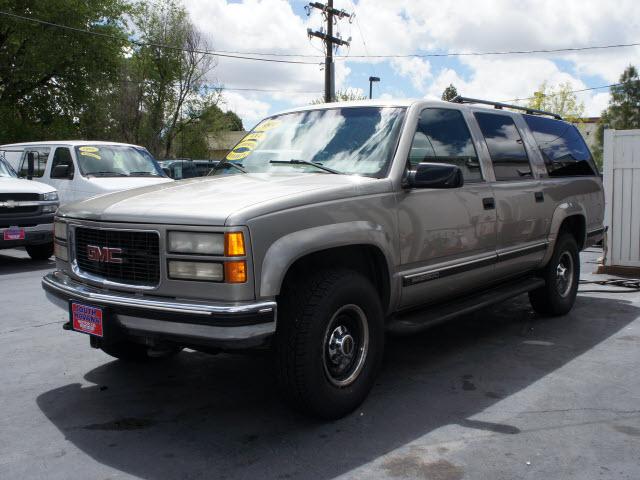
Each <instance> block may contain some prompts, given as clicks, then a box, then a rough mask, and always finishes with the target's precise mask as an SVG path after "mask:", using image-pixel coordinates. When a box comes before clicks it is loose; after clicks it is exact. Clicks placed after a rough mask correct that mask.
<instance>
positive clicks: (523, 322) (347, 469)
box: [0, 250, 640, 480]
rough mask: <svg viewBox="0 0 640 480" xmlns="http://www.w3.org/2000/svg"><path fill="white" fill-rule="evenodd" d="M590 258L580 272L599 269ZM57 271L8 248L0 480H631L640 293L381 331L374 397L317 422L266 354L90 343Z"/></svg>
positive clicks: (1, 277) (515, 303)
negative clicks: (48, 293)
mask: <svg viewBox="0 0 640 480" xmlns="http://www.w3.org/2000/svg"><path fill="white" fill-rule="evenodd" d="M599 254H601V252H598V251H597V250H590V251H588V252H585V253H583V254H582V260H583V261H582V269H583V279H585V280H589V279H594V278H598V279H600V278H607V277H603V276H594V275H591V274H590V272H593V271H594V270H595V262H596V258H597V256H598V255H599ZM53 266H54V264H53V262H52V261H46V262H36V261H32V260H30V259H29V258H28V257H27V255H26V254H25V253H24V252H22V251H19V250H7V251H0V361H1V362H2V367H1V368H0V478H2V479H25V478H26V479H31V478H46V479H89V478H91V479H94V478H99V479H107V478H110V479H116V478H117V479H123V478H142V479H173V478H185V479H198V478H203V479H204V478H212V479H252V480H254V479H259V478H273V479H298V478H300V479H331V478H336V477H339V478H353V479H356V478H357V479H360V478H390V479H430V480H459V479H487V480H489V479H490V480H499V479H545V480H549V479H576V480H577V479H580V480H589V479H630V480H637V479H639V478H640V373H639V372H640V350H639V349H640V293H638V292H634V293H611V292H610V291H609V292H587V293H581V294H579V297H578V300H577V303H576V306H575V308H574V310H573V311H572V312H571V314H570V315H567V316H565V317H561V318H540V317H538V316H537V315H535V314H534V313H533V311H532V310H531V308H530V306H529V304H528V301H527V298H526V296H522V297H518V298H516V299H513V300H511V301H509V302H506V303H504V304H501V305H498V306H495V307H493V308H491V309H489V310H484V311H482V312H478V313H476V314H474V315H470V316H466V317H463V318H460V319H458V320H455V321H452V322H449V323H447V324H445V325H442V326H439V327H436V328H433V329H431V330H429V331H427V332H424V333H422V334H420V335H414V336H412V337H408V338H389V339H388V342H387V351H386V359H385V362H384V367H383V371H382V373H381V375H380V377H379V380H378V382H377V384H376V386H375V387H374V389H373V391H372V392H371V394H370V396H369V398H368V399H367V400H366V402H365V403H364V404H363V405H362V407H361V408H359V409H358V410H357V411H356V412H354V413H353V414H352V415H350V416H348V417H347V418H344V419H342V420H339V421H335V422H328V423H322V422H318V421H314V420H310V419H308V418H305V417H304V416H301V415H299V414H297V413H295V412H292V411H290V410H289V409H287V407H286V406H284V405H283V404H282V403H281V402H280V400H279V397H278V392H277V391H276V389H275V387H274V383H273V380H272V379H273V372H272V370H271V363H270V362H269V357H268V355H266V354H253V355H227V354H221V355H216V356H211V355H207V354H203V353H198V352H193V351H185V352H183V353H181V354H180V355H179V356H178V357H176V358H174V359H171V360H168V361H160V362H157V363H152V364H148V365H134V366H132V365H127V364H123V363H121V362H119V361H116V360H114V359H113V358H111V357H109V356H107V355H106V354H104V353H102V352H101V351H99V350H94V349H91V348H90V347H89V340H88V338H87V337H86V336H84V335H82V334H78V333H73V332H67V331H63V330H62V324H63V323H64V322H65V321H66V320H67V318H66V314H65V312H63V311H62V310H58V309H56V308H55V307H53V306H52V305H50V304H49V303H48V302H47V300H46V299H45V296H44V293H43V291H42V290H41V287H40V278H41V277H42V275H43V274H44V273H45V272H47V271H49V270H51V269H52V268H53ZM581 288H582V289H589V290H593V289H596V290H612V289H611V288H609V287H602V286H597V285H595V286H594V285H583V286H582V287H581ZM615 290H619V288H618V289H615Z"/></svg>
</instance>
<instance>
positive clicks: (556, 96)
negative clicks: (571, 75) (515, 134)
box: [527, 82, 584, 122]
mask: <svg viewBox="0 0 640 480" xmlns="http://www.w3.org/2000/svg"><path fill="white" fill-rule="evenodd" d="M527 107H529V108H533V109H536V110H544V111H545V112H552V113H556V114H558V115H560V116H561V117H562V118H564V119H565V120H567V121H569V122H578V121H579V120H580V119H581V118H582V117H583V115H584V103H583V102H580V101H578V98H577V97H576V94H575V93H573V92H572V87H571V84H570V83H569V82H565V83H561V84H560V85H558V86H557V87H555V88H553V87H551V88H550V87H548V86H547V82H544V83H543V84H542V85H540V87H539V88H538V90H537V91H536V92H534V94H533V97H532V98H531V99H530V100H529V102H528V104H527Z"/></svg>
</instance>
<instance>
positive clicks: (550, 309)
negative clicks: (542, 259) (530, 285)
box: [529, 233, 580, 316]
mask: <svg viewBox="0 0 640 480" xmlns="http://www.w3.org/2000/svg"><path fill="white" fill-rule="evenodd" d="M541 275H542V277H543V278H544V280H545V286H544V287H540V288H538V289H537V290H533V291H532V292H529V300H530V301H531V306H532V307H533V309H534V310H535V311H536V312H538V313H540V314H543V315H551V316H556V315H564V314H566V313H568V312H569V311H570V310H571V308H572V307H573V304H574V303H575V300H576V295H577V293H578V282H579V280H580V256H579V253H578V245H577V244H576V240H575V238H574V237H573V235H571V234H569V233H563V234H561V235H560V236H559V237H558V240H557V242H556V247H555V250H554V252H553V256H552V257H551V260H549V263H548V264H547V266H546V267H545V268H544V269H543V270H542V271H541Z"/></svg>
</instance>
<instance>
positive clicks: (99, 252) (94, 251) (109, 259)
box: [87, 245, 122, 263]
mask: <svg viewBox="0 0 640 480" xmlns="http://www.w3.org/2000/svg"><path fill="white" fill-rule="evenodd" d="M120 254H122V249H121V248H111V247H98V246H97V245H87V258H88V259H89V260H91V261H93V262H99V263H122V258H121V257H120V256H119V255H120Z"/></svg>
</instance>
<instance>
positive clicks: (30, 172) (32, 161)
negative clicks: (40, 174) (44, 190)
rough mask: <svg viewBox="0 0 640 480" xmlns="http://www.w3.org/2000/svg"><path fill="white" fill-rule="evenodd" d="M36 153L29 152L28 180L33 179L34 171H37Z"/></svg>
mask: <svg viewBox="0 0 640 480" xmlns="http://www.w3.org/2000/svg"><path fill="white" fill-rule="evenodd" d="M34 164H35V154H34V153H33V152H28V153H27V180H33V172H34V171H35V165H34Z"/></svg>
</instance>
